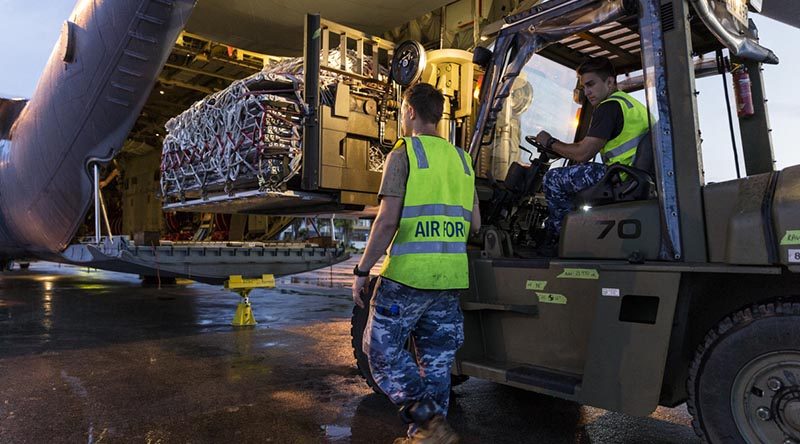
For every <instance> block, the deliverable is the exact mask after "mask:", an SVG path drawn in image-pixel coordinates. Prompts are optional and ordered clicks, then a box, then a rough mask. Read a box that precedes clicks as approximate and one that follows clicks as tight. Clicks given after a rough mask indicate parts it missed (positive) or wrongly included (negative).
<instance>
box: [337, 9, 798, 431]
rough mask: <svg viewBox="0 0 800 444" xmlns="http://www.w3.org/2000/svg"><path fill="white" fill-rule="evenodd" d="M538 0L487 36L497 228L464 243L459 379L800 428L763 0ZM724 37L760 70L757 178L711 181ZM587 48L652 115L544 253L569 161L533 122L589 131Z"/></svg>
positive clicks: (483, 51) (479, 168)
mask: <svg viewBox="0 0 800 444" xmlns="http://www.w3.org/2000/svg"><path fill="white" fill-rule="evenodd" d="M527 5H528V6H527V7H524V8H521V9H518V10H516V11H514V12H513V13H511V14H510V15H508V16H507V17H506V18H505V19H503V20H501V21H500V22H499V23H496V24H493V25H490V26H488V27H486V28H484V29H483V38H482V40H484V44H485V47H478V48H475V51H474V58H473V61H474V63H475V65H476V66H477V67H478V68H477V69H478V70H479V71H481V73H480V76H476V78H478V77H482V81H481V82H480V84H479V88H480V90H479V96H478V95H477V94H476V96H477V97H479V100H478V105H479V106H478V107H477V110H476V112H475V114H474V124H472V125H471V134H470V135H469V139H468V140H469V152H470V154H471V155H472V158H473V162H474V167H475V171H476V176H477V178H476V189H477V191H478V195H479V199H480V201H481V214H482V217H483V225H484V227H483V228H482V232H481V235H480V237H479V239H477V240H472V241H471V242H470V247H469V249H468V254H469V259H470V260H469V267H470V270H469V272H470V288H469V289H468V290H465V291H464V292H463V293H462V297H461V308H462V310H463V313H464V328H465V337H466V340H465V343H464V345H463V346H462V347H461V349H460V350H459V352H458V354H457V356H456V362H455V364H454V367H453V369H452V373H453V378H454V382H457V381H461V380H463V379H464V378H466V377H476V378H480V379H485V380H489V381H494V382H497V383H501V384H505V385H509V386H513V387H517V388H520V389H524V390H529V391H534V392H538V393H542V394H546V395H550V396H555V397H559V398H563V399H566V400H571V401H574V402H577V403H580V404H586V405H591V406H595V407H599V408H603V409H607V410H612V411H617V412H623V413H626V414H631V415H638V416H646V415H649V414H650V413H652V412H653V411H654V410H655V409H656V407H657V406H659V405H661V406H666V407H675V406H677V405H679V404H682V403H684V402H686V403H687V404H688V409H689V412H690V413H691V415H692V416H693V421H692V424H693V426H694V429H695V431H696V433H697V434H698V436H700V437H701V439H702V440H703V442H708V443H741V442H744V443H784V444H791V443H800V166H792V167H788V168H786V169H784V170H781V171H775V170H774V159H773V153H772V140H771V137H770V129H769V120H768V113H767V106H766V98H765V93H764V84H763V82H764V79H763V76H762V70H761V66H762V64H764V63H771V64H774V63H777V62H778V58H777V56H776V55H775V54H773V53H772V52H771V51H770V50H768V49H767V48H765V47H763V46H761V45H760V44H759V42H758V34H757V29H756V27H755V25H754V24H753V22H752V21H751V20H749V19H748V17H747V15H748V9H753V10H756V11H757V10H758V8H760V7H761V6H760V5H761V2H760V1H758V2H756V1H752V0H751V1H750V2H749V3H748V1H747V0H724V1H722V0H720V1H718V0H551V1H548V2H542V3H537V4H534V5H533V6H530V3H528V4H527ZM419 48H420V47H419V45H416V46H414V45H405V46H404V44H401V45H400V46H398V47H397V48H396V50H395V55H394V57H395V59H402V60H403V63H402V66H399V67H396V66H393V69H395V68H397V70H396V71H397V72H393V74H394V80H395V81H396V82H398V83H401V84H403V83H404V84H406V85H408V84H411V83H412V82H414V81H416V80H417V79H418V78H419V75H418V73H419V72H421V71H422V70H423V69H422V67H421V66H420V64H424V63H425V62H424V57H422V56H420V49H419ZM723 50H726V51H728V54H729V55H730V57H731V61H732V62H733V64H734V65H735V67H736V69H737V70H741V71H740V73H741V72H746V73H747V74H748V76H749V89H748V91H746V92H747V93H748V94H749V96H750V97H751V99H752V109H751V110H750V112H749V113H745V114H746V115H744V116H741V117H740V118H739V127H740V131H741V140H742V144H743V154H744V163H745V167H746V173H747V174H746V177H743V178H740V179H735V180H729V181H725V182H721V183H711V184H706V183H705V181H704V178H703V168H702V161H701V159H702V155H701V142H702V141H701V135H700V131H699V123H698V112H697V98H696V87H695V80H696V78H698V77H702V76H708V75H725V74H724V73H725V71H727V70H728V68H725V69H716V67H712V68H711V69H709V65H710V64H713V63H710V59H709V57H711V58H712V59H713V54H715V53H717V52H720V51H723ZM709 55H711V56H709ZM593 56H605V57H608V58H609V59H610V60H611V61H612V63H613V64H614V65H615V68H616V70H617V72H618V73H621V74H623V75H624V79H622V80H620V81H619V86H620V88H621V89H623V90H625V91H628V92H630V93H631V94H634V96H636V95H637V94H638V95H639V96H640V97H643V99H642V102H643V103H645V105H646V107H647V108H648V110H649V112H650V116H651V118H652V121H651V129H650V132H649V133H648V136H647V137H644V138H643V139H642V141H641V142H640V143H639V145H638V147H637V155H636V161H635V163H634V165H633V166H623V165H614V166H611V167H609V168H608V172H607V174H606V176H605V177H604V178H603V179H602V180H601V181H600V182H599V183H598V184H597V185H595V186H593V187H591V188H589V189H587V190H585V191H583V192H581V193H580V195H579V196H578V198H577V200H576V202H575V210H574V211H573V212H571V213H570V214H568V215H567V217H566V219H565V220H564V223H563V229H562V233H561V238H560V241H559V245H558V255H557V257H542V256H541V255H539V254H538V253H537V251H538V250H537V247H539V246H540V245H541V243H542V240H543V237H544V219H545V218H546V215H547V207H546V203H545V201H544V199H543V194H542V182H543V177H544V173H545V172H546V171H547V170H548V168H550V167H551V165H553V164H555V163H556V162H559V161H558V160H554V159H553V158H554V157H555V156H553V153H548V152H547V150H545V149H544V148H543V147H541V146H538V147H537V146H535V144H532V142H533V141H534V139H533V137H531V136H533V135H534V134H536V132H538V130H541V129H546V130H548V131H549V132H551V134H553V135H554V136H555V137H557V138H559V139H560V140H574V141H578V140H580V139H581V138H582V137H583V136H584V135H585V133H586V131H587V130H588V127H589V123H590V117H591V113H592V107H591V104H589V103H588V101H587V100H586V99H585V98H583V97H582V96H581V94H580V91H579V90H578V89H577V88H575V72H574V70H575V69H576V68H577V66H578V65H579V64H580V63H581V62H583V61H585V60H586V59H588V58H589V57H593ZM711 62H713V60H711ZM717 65H719V64H717ZM469 97H471V96H469ZM469 97H467V100H468V99H469ZM520 100H522V101H523V102H525V103H521V104H520V103H515V102H518V101H520ZM462 135H463V134H462ZM523 140H525V141H527V143H522V142H523ZM524 152H528V153H529V161H528V162H526V161H524V160H520V159H522V158H523V156H522V155H521V154H522V153H524ZM621 174H624V175H627V180H623V179H621V177H620V175H621ZM366 315H367V312H366V311H365V310H361V309H359V308H358V307H356V308H355V310H354V315H353V329H352V336H353V347H354V352H355V355H356V358H357V364H358V367H359V369H360V370H361V373H362V374H363V375H364V376H365V378H366V379H367V381H368V382H371V377H370V372H369V366H368V364H367V361H366V357H365V356H364V354H363V351H362V350H361V338H362V337H363V330H364V326H365V323H366ZM370 385H371V386H373V388H376V386H375V385H374V383H371V384H370ZM376 390H378V389H377V388H376Z"/></svg>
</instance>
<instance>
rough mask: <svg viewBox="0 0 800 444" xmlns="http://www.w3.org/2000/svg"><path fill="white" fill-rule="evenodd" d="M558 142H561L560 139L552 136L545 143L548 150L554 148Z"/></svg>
mask: <svg viewBox="0 0 800 444" xmlns="http://www.w3.org/2000/svg"><path fill="white" fill-rule="evenodd" d="M556 142H560V140H558V139H556V138H555V137H550V138H549V139H548V140H547V143H546V144H545V146H544V147H545V148H547V149H548V150H552V149H553V144H554V143H556Z"/></svg>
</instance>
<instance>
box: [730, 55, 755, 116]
mask: <svg viewBox="0 0 800 444" xmlns="http://www.w3.org/2000/svg"><path fill="white" fill-rule="evenodd" d="M750 85H751V83H750V74H748V73H747V68H745V67H741V68H739V69H737V70H735V71H734V72H733V92H734V94H735V96H736V114H738V115H739V117H749V116H752V115H753V114H755V110H754V109H753V94H752V93H751V91H750Z"/></svg>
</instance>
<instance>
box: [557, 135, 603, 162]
mask: <svg viewBox="0 0 800 444" xmlns="http://www.w3.org/2000/svg"><path fill="white" fill-rule="evenodd" d="M605 144H606V140H605V139H600V138H597V137H591V136H586V137H584V138H583V139H582V140H581V141H580V142H578V143H564V142H559V141H556V142H553V144H552V145H551V148H552V150H553V151H555V152H557V153H558V154H561V155H562V156H564V157H566V158H567V159H570V160H574V161H575V162H580V163H583V162H588V161H590V160H592V159H594V156H596V155H597V153H599V152H600V150H601V149H602V148H603V146H605Z"/></svg>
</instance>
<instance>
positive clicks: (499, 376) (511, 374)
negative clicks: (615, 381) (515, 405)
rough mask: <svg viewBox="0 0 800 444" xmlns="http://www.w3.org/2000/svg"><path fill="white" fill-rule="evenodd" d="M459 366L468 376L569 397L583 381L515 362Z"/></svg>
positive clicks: (479, 361) (571, 376)
mask: <svg viewBox="0 0 800 444" xmlns="http://www.w3.org/2000/svg"><path fill="white" fill-rule="evenodd" d="M459 366H460V368H461V371H462V372H463V373H464V374H466V375H470V376H475V377H478V378H482V379H488V380H490V381H495V382H500V383H505V382H512V383H515V384H522V385H526V386H530V387H535V388H538V389H544V390H546V391H550V392H558V393H562V394H564V395H567V396H568V397H572V396H574V395H575V392H576V391H577V389H578V387H579V386H580V385H581V382H582V381H583V378H582V377H581V375H577V374H574V373H568V372H562V371H556V370H552V369H546V368H542V367H537V366H533V365H527V364H519V363H513V362H499V361H491V360H471V361H470V360H467V361H461V362H460V364H459ZM535 391H539V390H535Z"/></svg>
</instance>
